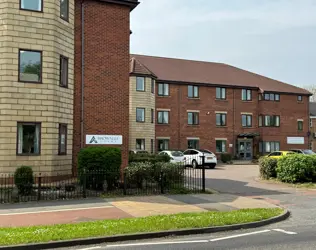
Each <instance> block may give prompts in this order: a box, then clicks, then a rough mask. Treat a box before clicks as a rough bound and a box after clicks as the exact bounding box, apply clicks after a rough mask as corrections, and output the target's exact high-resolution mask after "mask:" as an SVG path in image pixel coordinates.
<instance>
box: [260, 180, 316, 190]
mask: <svg viewBox="0 0 316 250" xmlns="http://www.w3.org/2000/svg"><path fill="white" fill-rule="evenodd" d="M260 180H261V181H263V182H267V183H274V184H283V185H286V186H289V187H294V188H309V189H316V183H315V182H305V183H286V182H282V181H280V180H278V179H276V178H271V179H269V180H265V179H260Z"/></svg>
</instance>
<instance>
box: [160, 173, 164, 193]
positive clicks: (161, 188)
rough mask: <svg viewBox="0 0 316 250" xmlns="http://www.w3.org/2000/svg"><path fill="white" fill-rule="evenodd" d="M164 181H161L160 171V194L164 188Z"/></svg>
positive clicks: (161, 174)
mask: <svg viewBox="0 0 316 250" xmlns="http://www.w3.org/2000/svg"><path fill="white" fill-rule="evenodd" d="M163 185H164V182H163V172H162V171H161V172H160V192H161V194H163V193H164V188H163Z"/></svg>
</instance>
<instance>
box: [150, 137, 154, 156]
mask: <svg viewBox="0 0 316 250" xmlns="http://www.w3.org/2000/svg"><path fill="white" fill-rule="evenodd" d="M150 153H151V154H153V153H154V139H150Z"/></svg>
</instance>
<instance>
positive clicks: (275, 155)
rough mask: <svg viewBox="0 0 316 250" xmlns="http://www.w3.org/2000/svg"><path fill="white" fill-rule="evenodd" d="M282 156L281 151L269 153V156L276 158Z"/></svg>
mask: <svg viewBox="0 0 316 250" xmlns="http://www.w3.org/2000/svg"><path fill="white" fill-rule="evenodd" d="M281 156H282V153H281V152H272V153H270V154H269V155H268V157H269V158H274V159H278V158H280V157H281Z"/></svg>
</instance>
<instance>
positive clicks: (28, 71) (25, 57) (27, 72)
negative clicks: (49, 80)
mask: <svg viewBox="0 0 316 250" xmlns="http://www.w3.org/2000/svg"><path fill="white" fill-rule="evenodd" d="M19 82H34V83H41V82H42V52H41V51H32V50H21V49H20V51H19Z"/></svg>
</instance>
